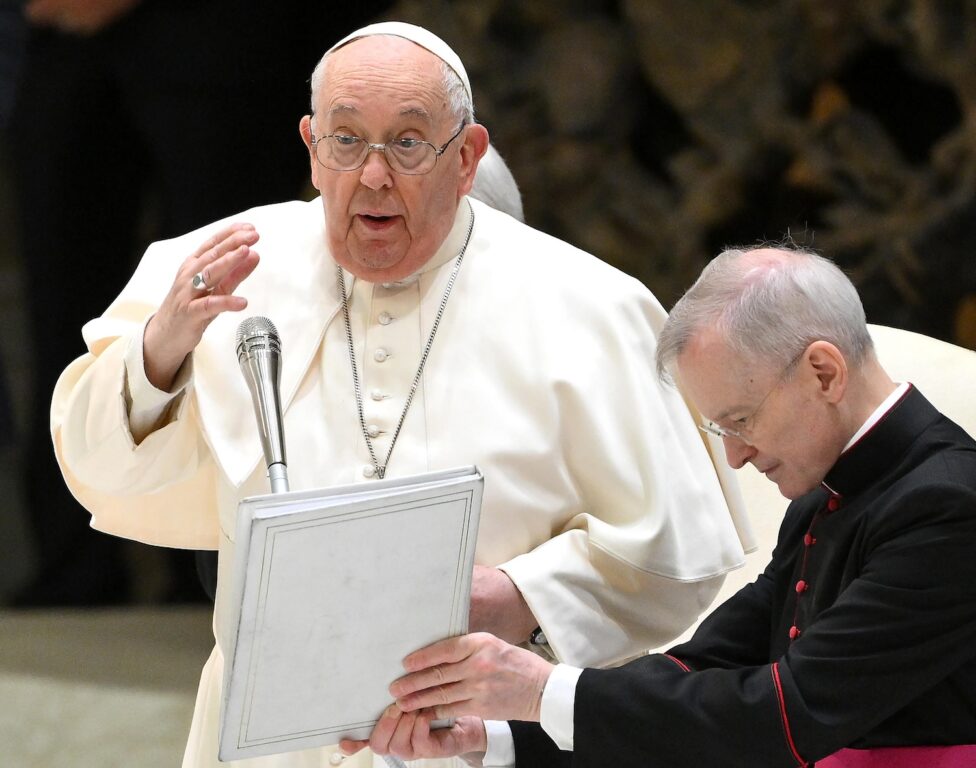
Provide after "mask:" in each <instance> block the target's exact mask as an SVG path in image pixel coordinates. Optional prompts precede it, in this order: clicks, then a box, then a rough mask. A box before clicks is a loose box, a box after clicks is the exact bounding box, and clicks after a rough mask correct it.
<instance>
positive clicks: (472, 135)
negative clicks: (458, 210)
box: [458, 123, 488, 199]
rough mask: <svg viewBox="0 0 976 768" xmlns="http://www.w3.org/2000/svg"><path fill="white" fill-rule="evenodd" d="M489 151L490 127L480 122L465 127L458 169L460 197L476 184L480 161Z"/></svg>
mask: <svg viewBox="0 0 976 768" xmlns="http://www.w3.org/2000/svg"><path fill="white" fill-rule="evenodd" d="M487 151H488V129H487V128H485V127H484V126H483V125H481V124H480V123H473V124H472V125H468V126H465V128H464V143H463V144H462V145H461V153H460V157H461V166H460V168H459V169H458V199H460V198H462V197H464V196H465V195H466V194H468V192H470V191H471V187H472V186H474V176H475V174H476V173H477V172H478V163H479V162H481V158H482V157H484V156H485V152H487Z"/></svg>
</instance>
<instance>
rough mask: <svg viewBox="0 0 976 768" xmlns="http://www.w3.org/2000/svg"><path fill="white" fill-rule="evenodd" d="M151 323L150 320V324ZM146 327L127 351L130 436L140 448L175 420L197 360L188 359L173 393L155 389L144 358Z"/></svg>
mask: <svg viewBox="0 0 976 768" xmlns="http://www.w3.org/2000/svg"><path fill="white" fill-rule="evenodd" d="M146 322H148V320H147V321H146ZM145 332H146V325H145V324H143V326H142V327H141V328H140V329H139V333H138V335H136V336H133V337H132V338H131V339H130V340H129V344H128V346H127V348H126V351H125V356H124V358H123V364H124V365H125V403H126V411H127V418H128V422H129V433H130V434H131V435H132V439H133V440H134V442H135V443H136V444H137V445H138V444H139V443H141V442H142V441H143V440H145V439H146V437H147V436H148V435H149V434H150V433H152V432H155V431H156V430H157V429H159V428H160V427H162V426H164V425H165V424H166V423H168V422H170V421H172V420H173V418H174V417H175V411H176V409H177V408H178V407H179V404H180V402H181V401H182V400H183V398H184V396H185V394H186V389H187V386H188V385H189V383H190V379H191V377H192V371H193V363H192V360H193V356H192V355H188V356H187V358H186V360H185V361H184V362H183V365H182V366H180V369H179V370H178V371H177V373H176V378H175V381H174V383H173V389H172V390H171V391H170V392H164V391H162V390H160V389H157V388H156V387H155V386H153V384H152V382H150V381H149V378H148V377H147V376H146V364H145V359H144V358H143V339H144V336H145Z"/></svg>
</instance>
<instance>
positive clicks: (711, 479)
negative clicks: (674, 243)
mask: <svg viewBox="0 0 976 768" xmlns="http://www.w3.org/2000/svg"><path fill="white" fill-rule="evenodd" d="M645 297H646V298H645ZM587 312H588V313H589V314H587ZM577 313H578V316H577V318H575V319H574V320H573V321H569V320H567V319H566V317H565V314H563V316H562V317H561V322H562V323H563V326H564V327H565V328H566V329H567V331H566V334H565V338H563V339H562V340H561V341H559V342H557V343H551V344H549V345H548V346H547V348H546V349H547V352H548V351H549V350H553V348H554V350H553V352H552V354H550V356H549V357H548V358H547V359H546V360H545V361H544V363H543V364H545V365H548V366H550V367H553V368H555V369H556V370H557V375H555V376H554V377H553V378H554V380H555V386H554V391H553V393H552V396H553V397H554V398H556V402H557V406H558V411H559V424H558V430H559V434H558V445H559V455H554V456H553V458H552V461H553V462H562V463H563V465H564V467H565V470H564V471H565V472H567V473H569V475H570V476H571V478H572V483H573V485H574V487H575V488H576V489H577V492H578V497H579V499H580V500H581V503H582V507H583V508H582V511H581V512H579V513H577V514H574V515H573V516H572V517H571V519H569V520H568V521H567V522H566V523H565V525H564V526H563V527H562V529H561V530H556V531H554V532H553V536H552V538H550V539H549V540H548V541H545V542H544V543H542V544H541V545H540V546H537V547H536V548H535V549H533V550H532V551H530V552H528V553H525V554H523V555H520V556H518V557H516V558H514V559H512V560H510V561H508V562H506V563H503V564H502V565H500V566H499V567H500V568H502V569H503V570H504V571H506V572H507V573H508V574H509V576H510V577H511V578H512V580H513V581H514V582H515V584H516V585H517V586H518V588H519V589H520V590H521V592H522V594H523V596H524V597H525V600H526V602H527V603H528V606H529V608H530V609H531V610H532V612H533V614H534V615H535V617H536V619H537V620H538V621H539V625H540V627H541V628H542V630H543V632H544V633H545V636H546V639H547V641H548V643H549V646H550V648H551V650H552V652H553V654H554V655H555V657H556V658H557V659H558V660H559V661H562V662H566V663H569V664H573V665H575V666H593V667H599V666H606V665H610V664H614V663H619V662H622V661H624V660H626V659H628V658H632V657H634V656H636V655H639V654H641V653H643V652H646V651H647V650H648V649H650V648H654V647H657V646H660V645H662V644H664V643H666V642H668V641H670V640H671V639H673V638H674V637H676V636H678V635H679V634H680V633H681V632H682V631H683V630H684V629H685V628H687V627H688V626H689V625H691V624H692V623H693V622H694V621H695V619H696V618H697V617H698V615H699V614H700V613H701V612H702V611H703V610H704V609H705V608H706V607H707V606H708V605H709V604H710V602H711V600H712V599H713V597H714V596H715V594H716V593H717V591H718V589H719V588H720V586H721V584H722V581H723V579H724V574H725V573H727V572H728V571H729V570H731V569H733V568H736V567H738V566H739V565H741V564H742V562H743V560H744V553H743V548H742V545H741V543H740V540H739V535H738V533H737V532H736V526H735V525H734V523H733V520H732V516H731V514H730V511H729V507H728V505H727V503H726V499H725V496H724V495H723V490H722V487H721V485H720V483H719V480H718V478H717V476H716V471H715V468H714V466H713V464H712V459H711V457H710V456H709V453H708V451H707V450H706V447H705V443H704V441H703V440H702V438H701V437H700V436H699V431H698V429H697V426H696V424H695V422H694V420H693V418H692V415H691V413H690V412H689V410H688V408H687V406H686V404H685V402H684V400H683V399H682V397H681V394H680V393H679V392H678V391H677V390H675V389H673V388H672V387H670V386H667V385H664V384H662V383H661V382H660V381H659V380H658V377H657V374H656V371H655V368H654V353H655V348H656V335H655V329H656V328H657V327H659V323H660V322H663V318H664V313H663V310H661V309H660V307H659V305H657V304H656V303H655V302H653V300H652V298H651V297H650V296H649V295H648V294H646V291H644V292H643V293H642V294H641V293H639V292H631V294H630V295H624V296H620V297H610V296H606V295H605V296H601V305H600V306H599V307H598V308H594V307H593V306H592V305H591V306H590V307H589V308H587V307H585V306H584V307H579V308H577Z"/></svg>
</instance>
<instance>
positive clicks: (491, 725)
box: [481, 720, 515, 768]
mask: <svg viewBox="0 0 976 768" xmlns="http://www.w3.org/2000/svg"><path fill="white" fill-rule="evenodd" d="M485 734H486V735H487V736H488V749H487V750H486V751H485V756H484V759H483V760H482V761H481V764H482V765H483V766H484V767H485V768H515V740H514V739H513V738H512V729H511V728H509V727H508V723H506V722H505V721H504V720H485Z"/></svg>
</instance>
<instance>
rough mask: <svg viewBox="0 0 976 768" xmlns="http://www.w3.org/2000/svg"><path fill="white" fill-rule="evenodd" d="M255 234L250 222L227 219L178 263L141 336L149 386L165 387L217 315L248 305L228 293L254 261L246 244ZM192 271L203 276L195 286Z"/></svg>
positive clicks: (253, 256)
mask: <svg viewBox="0 0 976 768" xmlns="http://www.w3.org/2000/svg"><path fill="white" fill-rule="evenodd" d="M258 237H259V236H258V233H257V230H255V229H254V227H253V226H252V225H250V224H232V225H230V226H229V227H227V228H225V229H222V230H221V231H220V232H218V233H217V234H215V235H214V236H213V237H211V238H210V239H209V240H208V241H207V242H206V243H204V244H203V245H201V246H200V247H199V248H198V249H197V250H196V252H194V254H193V255H192V256H190V257H188V258H187V259H186V261H184V262H183V263H182V264H181V265H180V268H179V270H177V272H176V279H175V280H174V281H173V287H172V288H170V289H169V293H168V294H167V295H166V298H165V299H163V303H162V304H161V305H160V307H159V310H158V311H157V312H156V314H155V315H153V317H152V319H151V320H150V321H149V323H148V324H147V325H146V332H145V335H144V337H143V346H142V349H143V358H144V363H145V368H146V377H147V378H148V379H149V381H150V383H152V385H153V386H154V387H156V388H157V389H161V390H163V391H169V389H170V388H171V386H172V384H173V379H174V378H175V376H176V372H177V371H178V370H179V369H180V366H181V365H183V361H184V360H185V359H186V356H187V355H188V354H190V352H192V351H193V349H194V348H195V347H196V345H197V344H199V343H200V338H201V337H202V336H203V332H204V331H205V330H206V329H207V326H208V325H210V323H211V322H213V319H214V318H215V317H217V315H219V314H220V313H221V312H239V311H240V310H242V309H244V308H245V307H246V306H247V299H245V298H244V297H242V296H234V295H233V294H234V291H235V290H237V287H238V286H239V285H240V284H241V282H243V280H244V279H245V278H247V277H248V275H250V274H251V273H252V272H253V271H254V268H255V267H257V265H258V260H259V257H258V254H257V253H256V252H255V251H252V250H251V246H252V245H254V244H255V243H256V242H257V241H258ZM197 274H200V275H202V277H203V280H204V283H205V284H204V286H202V287H194V275H197Z"/></svg>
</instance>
